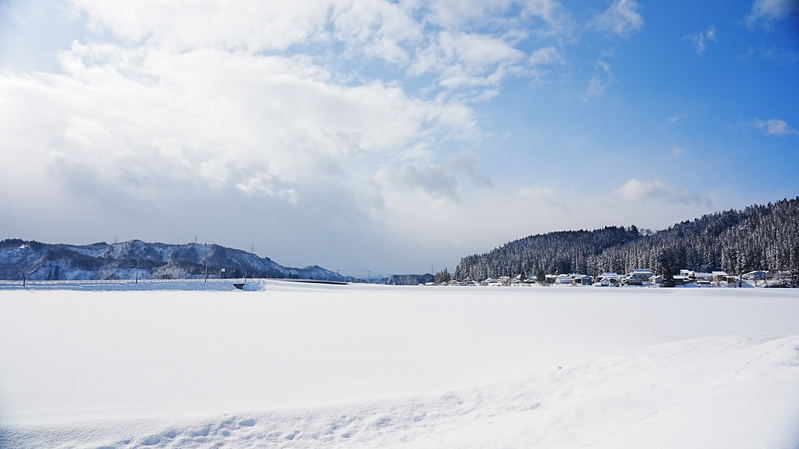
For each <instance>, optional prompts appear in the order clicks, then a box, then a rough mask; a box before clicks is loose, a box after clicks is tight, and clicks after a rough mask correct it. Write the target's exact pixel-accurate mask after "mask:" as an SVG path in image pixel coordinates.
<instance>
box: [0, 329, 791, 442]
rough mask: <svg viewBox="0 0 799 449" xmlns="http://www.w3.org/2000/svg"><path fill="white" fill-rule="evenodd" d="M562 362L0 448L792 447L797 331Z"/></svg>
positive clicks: (104, 425) (2, 432) (41, 434)
mask: <svg viewBox="0 0 799 449" xmlns="http://www.w3.org/2000/svg"><path fill="white" fill-rule="evenodd" d="M560 368H561V367H557V368H555V367H553V370H552V371H551V372H546V373H539V374H535V375H532V376H528V377H526V378H523V379H519V380H517V381H511V382H501V383H495V384H491V385H487V386H480V387H474V388H470V389H465V390H458V391H453V392H448V393H445V394H437V395H424V396H415V397H405V398H399V399H384V400H376V401H367V402H360V403H352V404H342V405H336V406H326V407H313V408H305V409H295V410H274V411H251V412H239V413H234V414H228V413H225V414H220V415H216V416H206V417H183V418H164V419H148V420H117V421H103V422H100V421H95V422H83V423H81V422H76V423H70V424H63V425H55V426H20V427H13V426H7V427H2V426H0V447H4V448H5V447H15V448H20V449H28V448H38V447H64V448H66V447H69V448H75V449H89V448H98V447H100V448H104V449H111V448H115V449H121V448H126V449H128V448H169V449H178V448H179V449H194V448H198V449H199V448H212V447H236V448H256V447H259V448H260V447H276V448H277V447H279V448H328V447H329V448H333V447H353V448H360V447H409V448H424V447H437V448H455V447H458V448H478V447H479V448H482V447H536V448H561V447H568V448H577V447H590V448H640V447H647V448H667V447H672V448H673V447H702V448H728V447H769V448H775V449H793V448H795V447H796V443H797V442H799V410H797V409H796V407H795V404H796V403H797V402H796V401H797V400H799V382H797V379H799V335H769V334H760V335H736V336H723V337H709V338H701V339H693V340H686V341H680V342H675V343H667V344H661V345H653V346H647V347H642V348H637V349H634V350H628V351H624V352H619V353H616V354H613V355H610V356H606V357H601V358H597V359H592V360H588V361H586V362H584V363H581V364H579V365H576V366H574V367H564V368H562V369H560ZM752 423H757V425H754V426H753V425H749V424H752ZM731 443H732V444H731Z"/></svg>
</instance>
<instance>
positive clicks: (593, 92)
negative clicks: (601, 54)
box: [583, 61, 616, 101]
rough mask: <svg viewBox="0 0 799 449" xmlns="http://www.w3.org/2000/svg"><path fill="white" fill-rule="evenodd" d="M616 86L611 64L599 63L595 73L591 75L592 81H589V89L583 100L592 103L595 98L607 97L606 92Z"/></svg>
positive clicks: (595, 67)
mask: <svg viewBox="0 0 799 449" xmlns="http://www.w3.org/2000/svg"><path fill="white" fill-rule="evenodd" d="M614 84H616V77H615V76H613V72H612V71H611V69H610V64H608V63H606V62H603V61H597V62H596V64H595V65H594V73H593V74H591V79H590V80H588V89H587V90H586V93H585V95H584V96H583V100H585V101H590V100H591V99H593V98H597V97H601V96H603V95H605V91H606V90H607V89H608V88H609V87H610V86H612V85H614Z"/></svg>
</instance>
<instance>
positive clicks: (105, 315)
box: [0, 283, 799, 449]
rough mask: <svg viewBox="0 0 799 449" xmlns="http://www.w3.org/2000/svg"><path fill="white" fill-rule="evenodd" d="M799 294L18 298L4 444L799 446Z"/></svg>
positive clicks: (305, 292)
mask: <svg viewBox="0 0 799 449" xmlns="http://www.w3.org/2000/svg"><path fill="white" fill-rule="evenodd" d="M798 316H799V295H797V293H796V292H795V291H793V290H780V291H777V290H759V289H739V290H735V289H724V290H721V289H719V290H712V289H708V290H702V289H690V290H688V289H686V290H679V289H668V290H667V289H612V290H611V289H594V288H585V289H581V288H574V289H572V288H564V289H545V288H527V289H523V288H516V289H513V288H508V289H488V288H422V287H386V286H357V285H355V286H320V285H290V284H285V285H284V284H279V283H271V284H267V285H265V286H264V289H263V290H262V291H257V292H246V291H243V292H239V291H237V292H219V291H206V292H194V291H144V292H139V291H119V292H117V291H101V292H81V291H52V290H50V291H47V290H45V291H36V290H33V291H19V290H16V291H9V290H6V291H0V341H2V342H3V343H2V344H0V404H2V405H0V447H22V448H28V447H30V448H33V447H75V448H97V447H107V448H108V447H114V448H130V447H162V448H205V447H217V446H219V445H224V446H230V447H340V446H341V447H386V446H388V447H597V448H604V447H631V448H632V447H636V448H638V447H773V448H791V449H793V448H795V447H796V446H797V443H799V424H797V423H799V406H797V405H796V404H799V320H797V319H796V317H798Z"/></svg>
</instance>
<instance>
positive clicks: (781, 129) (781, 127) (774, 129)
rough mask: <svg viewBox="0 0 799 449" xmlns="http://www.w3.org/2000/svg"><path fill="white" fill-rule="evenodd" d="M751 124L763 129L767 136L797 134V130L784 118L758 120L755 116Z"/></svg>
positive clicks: (798, 132)
mask: <svg viewBox="0 0 799 449" xmlns="http://www.w3.org/2000/svg"><path fill="white" fill-rule="evenodd" d="M752 126H753V127H755V128H757V129H762V130H763V131H765V133H766V135H769V136H788V135H792V134H799V131H797V130H795V129H793V128H791V127H790V126H788V124H787V123H786V122H785V121H784V120H780V119H776V118H773V119H771V120H765V121H763V120H760V119H757V118H755V119H754V121H753V122H752Z"/></svg>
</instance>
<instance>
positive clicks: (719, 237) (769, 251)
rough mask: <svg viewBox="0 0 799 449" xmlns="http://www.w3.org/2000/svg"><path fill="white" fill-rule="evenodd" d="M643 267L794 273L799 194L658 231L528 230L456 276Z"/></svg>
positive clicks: (797, 269) (470, 259) (798, 252)
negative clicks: (523, 235) (547, 231)
mask: <svg viewBox="0 0 799 449" xmlns="http://www.w3.org/2000/svg"><path fill="white" fill-rule="evenodd" d="M639 268H649V269H651V270H652V271H653V272H655V273H659V274H664V275H665V274H677V273H679V270H680V269H689V270H695V271H704V272H709V271H713V270H722V271H726V272H727V273H729V274H733V275H739V274H742V273H747V272H749V271H754V270H767V271H772V272H776V271H792V272H793V273H794V275H795V276H796V275H797V274H799V197H797V198H795V199H791V200H782V201H778V202H776V203H774V204H772V203H769V204H767V205H765V206H761V205H753V206H750V207H747V208H745V209H743V210H729V211H724V212H716V213H713V214H708V215H704V216H702V217H701V218H697V219H695V220H693V221H683V222H681V223H677V224H675V225H674V226H672V227H670V228H668V229H664V230H661V231H657V232H654V233H653V232H651V231H644V232H641V231H639V230H638V228H636V227H635V226H630V227H626V228H625V227H615V226H609V227H605V228H602V229H597V230H593V231H584V230H580V231H561V232H550V233H547V234H539V235H531V236H528V237H525V238H522V239H519V240H516V241H513V242H509V243H506V244H505V245H502V246H501V247H498V248H495V249H493V250H492V251H489V252H487V253H484V254H475V255H472V256H467V257H464V258H463V259H461V261H460V263H459V264H458V267H457V268H456V270H455V276H454V277H455V278H456V279H459V280H463V279H465V278H467V277H469V278H471V279H474V280H478V281H479V280H484V279H486V278H497V277H500V276H516V275H519V274H523V275H526V276H530V275H535V274H536V273H538V272H539V271H540V270H543V271H544V272H545V273H547V274H559V273H584V274H588V275H592V276H595V275H598V274H602V273H603V272H607V271H612V272H617V273H629V272H631V271H632V270H635V269H639Z"/></svg>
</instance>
